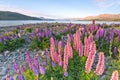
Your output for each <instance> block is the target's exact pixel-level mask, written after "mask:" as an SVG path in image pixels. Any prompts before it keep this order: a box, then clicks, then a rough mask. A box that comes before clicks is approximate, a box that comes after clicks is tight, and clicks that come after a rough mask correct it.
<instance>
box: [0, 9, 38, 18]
mask: <svg viewBox="0 0 120 80" xmlns="http://www.w3.org/2000/svg"><path fill="white" fill-rule="evenodd" d="M0 20H40V19H39V18H36V17H30V16H27V15H23V14H20V13H16V12H10V11H0Z"/></svg>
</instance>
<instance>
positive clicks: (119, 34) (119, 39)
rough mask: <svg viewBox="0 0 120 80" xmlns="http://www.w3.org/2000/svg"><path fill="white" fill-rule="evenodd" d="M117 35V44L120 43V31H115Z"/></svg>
mask: <svg viewBox="0 0 120 80" xmlns="http://www.w3.org/2000/svg"><path fill="white" fill-rule="evenodd" d="M117 34H118V42H119V43H120V30H118V31H117Z"/></svg>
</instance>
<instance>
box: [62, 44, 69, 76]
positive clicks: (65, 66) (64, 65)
mask: <svg viewBox="0 0 120 80" xmlns="http://www.w3.org/2000/svg"><path fill="white" fill-rule="evenodd" d="M67 52H68V51H67V46H65V48H64V62H63V63H64V64H63V69H64V75H65V76H66V72H67V67H68V53H67Z"/></svg>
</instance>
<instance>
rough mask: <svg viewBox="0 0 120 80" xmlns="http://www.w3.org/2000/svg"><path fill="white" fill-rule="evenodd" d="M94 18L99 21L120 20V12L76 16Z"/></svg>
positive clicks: (87, 18) (86, 18)
mask: <svg viewBox="0 0 120 80" xmlns="http://www.w3.org/2000/svg"><path fill="white" fill-rule="evenodd" d="M93 19H94V20H98V21H120V14H100V15H98V16H88V17H85V18H76V19H74V20H93Z"/></svg>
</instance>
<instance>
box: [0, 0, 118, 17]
mask: <svg viewBox="0 0 120 80" xmlns="http://www.w3.org/2000/svg"><path fill="white" fill-rule="evenodd" d="M0 11H12V12H18V13H22V14H25V15H29V16H34V17H46V18H61V19H62V18H83V17H87V16H96V15H99V14H105V13H109V14H120V0H0Z"/></svg>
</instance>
